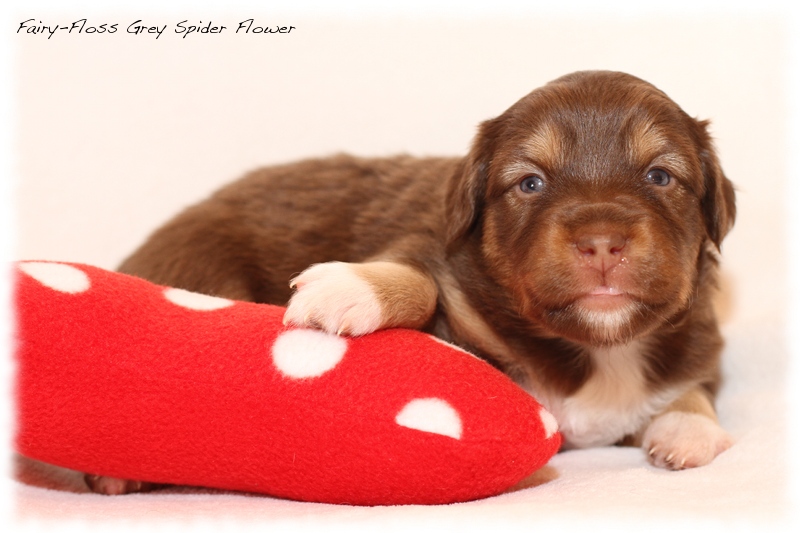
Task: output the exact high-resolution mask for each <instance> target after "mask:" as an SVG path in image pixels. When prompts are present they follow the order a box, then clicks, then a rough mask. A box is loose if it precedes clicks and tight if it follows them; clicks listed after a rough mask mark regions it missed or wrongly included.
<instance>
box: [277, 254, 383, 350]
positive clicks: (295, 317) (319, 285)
mask: <svg viewBox="0 0 800 533" xmlns="http://www.w3.org/2000/svg"><path fill="white" fill-rule="evenodd" d="M291 286H293V287H295V288H296V289H297V292H296V293H295V294H294V296H292V298H291V300H289V305H288V308H287V310H286V314H285V315H284V317H283V323H284V324H287V325H289V324H291V325H293V326H298V327H309V328H317V329H321V330H323V331H325V332H327V333H333V334H336V335H354V336H357V335H366V334H367V333H371V332H373V331H375V330H377V329H379V328H380V327H381V325H382V324H383V320H382V310H381V309H382V307H381V303H380V301H379V300H378V297H377V296H376V295H375V292H374V291H373V289H372V287H371V286H370V284H369V283H367V282H366V281H364V280H363V279H362V278H361V277H360V276H359V275H358V274H357V273H356V272H355V269H354V268H353V267H352V266H351V265H349V264H348V263H339V262H332V263H321V264H318V265H314V266H312V267H310V268H308V269H307V270H305V271H304V272H303V273H302V274H300V275H299V276H297V277H296V278H294V279H293V280H292V282H291Z"/></svg>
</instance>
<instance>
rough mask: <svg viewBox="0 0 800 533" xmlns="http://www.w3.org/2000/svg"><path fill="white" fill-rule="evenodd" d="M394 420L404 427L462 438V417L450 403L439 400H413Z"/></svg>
mask: <svg viewBox="0 0 800 533" xmlns="http://www.w3.org/2000/svg"><path fill="white" fill-rule="evenodd" d="M394 420H395V422H397V423H398V424H399V425H401V426H403V427H407V428H411V429H418V430H420V431H427V432H428V433H437V434H439V435H444V436H446V437H452V438H454V439H460V438H461V417H459V416H458V412H456V410H455V409H453V407H452V406H451V405H450V404H449V403H447V402H446V401H444V400H441V399H439V398H418V399H416V400H411V401H410V402H408V403H407V404H406V406H405V407H403V409H402V410H401V411H400V413H399V414H398V415H397V417H395V419H394Z"/></svg>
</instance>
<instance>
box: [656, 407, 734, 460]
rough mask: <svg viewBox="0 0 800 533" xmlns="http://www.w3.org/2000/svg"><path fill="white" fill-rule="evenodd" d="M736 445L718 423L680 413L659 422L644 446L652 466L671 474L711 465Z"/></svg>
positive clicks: (658, 419) (660, 417)
mask: <svg viewBox="0 0 800 533" xmlns="http://www.w3.org/2000/svg"><path fill="white" fill-rule="evenodd" d="M732 445H733V439H732V438H731V436H730V435H728V433H727V432H726V431H725V430H724V429H722V428H721V427H720V426H719V425H718V424H717V423H716V422H715V421H714V420H711V419H710V418H708V417H707V416H703V415H700V414H696V413H682V412H679V411H672V412H669V413H665V414H663V415H661V416H659V417H657V418H655V419H654V420H653V422H652V423H651V424H650V426H649V427H648V428H647V431H646V432H645V434H644V439H643V443H642V447H643V448H644V451H645V452H646V453H647V454H648V460H649V461H650V463H652V464H653V465H655V466H658V467H660V468H667V469H670V470H683V469H684V468H694V467H697V466H703V465H707V464H708V463H710V462H711V461H713V460H714V458H715V457H716V456H717V455H719V454H721V453H722V452H724V451H725V450H727V449H728V448H730V447H731V446H732Z"/></svg>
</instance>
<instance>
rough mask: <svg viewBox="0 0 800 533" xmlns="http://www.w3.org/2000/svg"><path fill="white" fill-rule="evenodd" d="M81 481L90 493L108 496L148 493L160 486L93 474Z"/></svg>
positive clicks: (87, 475)
mask: <svg viewBox="0 0 800 533" xmlns="http://www.w3.org/2000/svg"><path fill="white" fill-rule="evenodd" d="M83 479H84V481H85V482H86V485H88V487H89V488H90V489H91V490H92V492H96V493H98V494H106V495H109V496H117V495H119V494H130V493H131V492H148V491H151V490H153V489H155V488H158V487H160V486H161V485H160V484H157V483H148V482H146V481H136V480H133V479H120V478H117V477H110V476H96V475H94V474H86V475H85V476H84V477H83Z"/></svg>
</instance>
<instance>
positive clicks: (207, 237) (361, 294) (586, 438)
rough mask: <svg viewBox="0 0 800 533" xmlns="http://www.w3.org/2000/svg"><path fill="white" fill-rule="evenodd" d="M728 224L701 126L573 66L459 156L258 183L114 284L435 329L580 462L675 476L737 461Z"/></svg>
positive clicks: (193, 222) (324, 319)
mask: <svg viewBox="0 0 800 533" xmlns="http://www.w3.org/2000/svg"><path fill="white" fill-rule="evenodd" d="M734 213H735V208H734V192H733V188H732V186H731V183H730V182H729V181H728V180H727V179H726V178H725V176H724V175H723V173H722V170H721V169H720V166H719V163H718V161H717V157H716V155H715V154H714V150H713V148H712V144H711V140H710V138H709V135H708V133H707V131H706V123H705V122H698V121H696V120H694V119H692V118H690V117H689V116H688V115H686V114H685V113H684V112H683V111H682V110H681V109H680V108H679V107H678V106H677V105H676V104H675V103H674V102H672V101H671V100H670V99H669V98H668V97H667V96H666V95H665V94H664V93H662V92H660V91H659V90H657V89H656V88H655V87H653V86H652V85H650V84H648V83H646V82H644V81H641V80H639V79H637V78H634V77H632V76H629V75H626V74H622V73H614V72H579V73H575V74H570V75H568V76H564V77H562V78H559V79H557V80H555V81H553V82H551V83H549V84H547V85H546V86H544V87H542V88H540V89H537V90H535V91H533V92H532V93H530V94H529V95H527V96H525V97H524V98H522V99H521V100H520V101H519V102H517V103H516V104H514V105H513V106H512V107H511V108H510V109H508V110H507V111H506V112H505V113H503V114H502V115H500V116H499V117H497V118H495V119H493V120H489V121H487V122H484V123H483V124H482V125H481V126H480V131H479V133H478V135H477V137H476V139H475V141H474V144H473V147H472V149H471V151H470V153H469V154H468V155H467V156H466V157H465V158H463V159H445V158H441V159H416V158H412V157H397V158H392V159H357V158H353V157H347V156H337V157H333V158H329V159H322V160H313V161H305V162H300V163H296V164H290V165H285V166H279V167H272V168H267V169H263V170H258V171H256V172H254V173H252V174H250V175H248V176H246V177H244V178H243V179H241V180H240V181H237V182H235V183H233V184H231V185H229V186H228V187H226V188H224V189H222V190H220V191H219V192H217V193H216V194H215V195H213V196H212V197H211V198H209V199H208V200H206V201H204V202H202V203H200V204H198V205H196V206H194V207H192V208H190V209H188V210H187V211H185V212H184V213H182V214H180V215H179V216H178V217H177V218H175V219H174V220H172V221H171V222H169V223H168V224H167V225H166V226H164V227H163V228H161V229H160V230H158V231H157V232H156V233H155V234H154V235H153V236H152V237H151V238H150V239H149V240H148V241H147V242H146V243H145V244H144V246H142V248H140V249H139V250H138V251H137V252H136V253H135V254H134V255H132V256H131V257H130V258H129V259H128V260H126V261H125V262H124V263H123V265H122V266H121V268H120V270H121V271H122V272H127V273H130V274H135V275H138V276H142V277H144V278H147V279H149V280H151V281H154V282H156V283H160V284H166V285H173V286H176V287H181V288H184V289H187V290H192V291H198V292H203V293H208V294H213V295H216V296H223V297H227V298H237V299H243V300H251V301H256V302H269V303H274V304H286V303H287V302H288V303H289V305H288V310H287V312H286V318H285V321H286V322H287V323H290V324H294V325H307V326H310V327H317V328H320V329H323V330H325V331H328V332H331V333H336V334H347V335H362V334H365V333H369V332H371V331H374V330H376V329H380V328H388V327H395V326H401V327H412V328H419V329H423V330H426V331H430V332H432V333H434V334H435V335H437V336H439V337H441V338H443V339H446V340H448V341H451V342H454V343H456V344H458V345H460V346H463V347H465V348H467V349H469V350H471V351H472V352H474V353H476V354H479V355H480V356H482V357H484V358H486V359H487V360H489V361H490V362H492V363H493V364H494V365H495V366H497V367H498V368H500V369H502V370H503V371H504V372H506V373H508V374H509V375H510V376H511V377H512V378H513V379H515V380H516V381H517V382H518V383H519V384H520V385H521V386H522V387H524V388H526V389H527V390H529V391H530V392H531V394H534V395H535V396H536V397H537V398H538V399H539V400H540V401H541V402H542V403H543V404H544V405H545V406H546V407H547V408H548V409H549V410H550V411H551V412H552V413H553V414H554V415H555V416H556V418H557V419H558V421H559V424H560V429H561V431H562V432H563V434H564V437H565V441H566V445H567V446H568V447H586V446H603V445H610V444H614V443H620V442H623V441H624V442H627V443H636V444H637V445H642V446H643V447H644V450H645V452H646V453H647V454H648V456H649V459H650V461H651V462H652V463H653V464H655V465H657V466H661V467H666V468H670V469H681V468H688V467H695V466H700V465H704V464H707V463H709V462H710V461H711V460H712V459H713V458H714V457H715V456H716V455H717V454H719V453H721V452H722V451H723V450H725V449H726V448H728V447H729V446H730V445H731V439H730V437H729V436H728V435H727V433H726V432H725V431H724V430H722V429H721V428H720V427H719V425H718V424H717V421H716V416H715V412H714V408H713V398H714V395H715V393H716V389H717V386H718V381H719V355H720V350H721V347H722V340H721V337H720V334H719V331H718V327H717V323H716V319H715V316H714V312H713V309H712V306H711V293H712V291H713V290H714V287H715V271H716V267H717V259H716V257H717V250H718V248H719V245H720V242H721V241H722V239H723V237H724V236H725V234H726V233H727V232H728V231H729V229H730V228H731V226H732V224H733V220H734ZM309 265H313V266H310V267H309ZM300 272H302V273H300ZM298 273H300V274H299V275H297V274H298ZM290 280H291V283H290ZM290 286H291V288H293V289H295V292H294V294H292V292H291V289H290ZM98 490H100V491H103V490H104V489H103V488H102V486H100V487H99V488H98Z"/></svg>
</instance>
